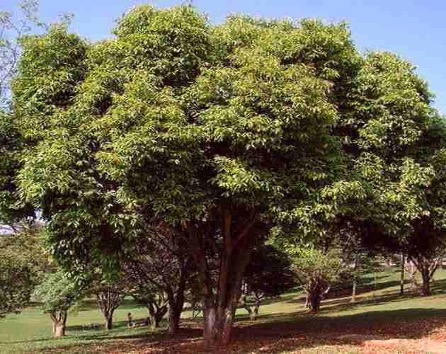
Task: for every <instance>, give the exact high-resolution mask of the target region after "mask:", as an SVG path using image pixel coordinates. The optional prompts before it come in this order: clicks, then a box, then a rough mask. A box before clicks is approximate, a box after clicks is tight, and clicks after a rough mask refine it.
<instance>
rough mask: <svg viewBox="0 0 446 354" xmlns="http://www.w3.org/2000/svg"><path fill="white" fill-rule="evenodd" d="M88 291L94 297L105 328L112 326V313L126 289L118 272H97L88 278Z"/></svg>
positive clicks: (119, 303)
mask: <svg viewBox="0 0 446 354" xmlns="http://www.w3.org/2000/svg"><path fill="white" fill-rule="evenodd" d="M89 283H90V284H89V291H90V292H92V293H93V294H94V296H95V297H96V303H97V304H98V307H99V310H100V311H101V313H102V315H103V316H104V320H105V325H104V327H105V329H106V330H110V329H112V328H113V314H114V312H115V310H116V309H117V308H118V307H119V306H120V305H121V301H122V300H123V298H124V296H125V294H126V290H125V287H126V286H125V284H124V282H123V279H122V278H121V275H120V274H116V273H114V274H111V273H108V274H104V273H103V272H97V273H95V274H93V275H92V277H91V278H90V280H89Z"/></svg>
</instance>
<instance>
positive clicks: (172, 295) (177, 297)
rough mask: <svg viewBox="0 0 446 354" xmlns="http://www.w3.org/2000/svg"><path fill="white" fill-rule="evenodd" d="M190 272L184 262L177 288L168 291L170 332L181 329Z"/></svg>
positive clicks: (174, 332) (173, 332)
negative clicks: (185, 292)
mask: <svg viewBox="0 0 446 354" xmlns="http://www.w3.org/2000/svg"><path fill="white" fill-rule="evenodd" d="M188 277H189V272H188V269H187V265H186V263H185V262H184V261H183V262H182V269H181V274H180V280H179V282H178V285H177V288H176V290H175V292H174V290H170V291H168V292H167V301H168V304H169V328H168V332H169V334H172V335H174V334H176V333H177V332H178V330H179V329H180V318H181V313H182V312H183V307H184V291H185V290H186V283H187V278H188Z"/></svg>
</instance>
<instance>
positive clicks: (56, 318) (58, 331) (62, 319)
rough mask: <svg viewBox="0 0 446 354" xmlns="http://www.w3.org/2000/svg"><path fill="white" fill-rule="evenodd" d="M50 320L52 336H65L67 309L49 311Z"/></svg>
mask: <svg viewBox="0 0 446 354" xmlns="http://www.w3.org/2000/svg"><path fill="white" fill-rule="evenodd" d="M50 317H51V320H52V321H53V336H54V337H63V336H65V328H66V324H67V311H66V310H62V311H55V312H52V313H50Z"/></svg>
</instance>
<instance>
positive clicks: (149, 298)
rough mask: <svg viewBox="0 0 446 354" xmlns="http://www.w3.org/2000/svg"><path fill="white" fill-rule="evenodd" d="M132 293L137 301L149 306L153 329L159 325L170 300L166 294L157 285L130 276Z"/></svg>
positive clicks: (130, 292) (149, 321) (150, 321)
mask: <svg viewBox="0 0 446 354" xmlns="http://www.w3.org/2000/svg"><path fill="white" fill-rule="evenodd" d="M129 282H130V290H129V295H131V296H132V297H133V298H134V299H135V300H136V302H138V303H139V304H141V305H143V306H145V307H147V311H148V321H147V322H148V324H150V326H151V328H152V329H156V328H158V327H159V325H160V322H161V320H162V319H163V317H164V316H165V315H166V314H167V311H168V301H167V297H166V294H165V293H164V292H162V291H160V290H159V289H158V288H157V287H156V286H155V285H153V284H152V283H150V282H145V281H144V280H142V279H140V278H139V277H137V278H136V279H132V278H129Z"/></svg>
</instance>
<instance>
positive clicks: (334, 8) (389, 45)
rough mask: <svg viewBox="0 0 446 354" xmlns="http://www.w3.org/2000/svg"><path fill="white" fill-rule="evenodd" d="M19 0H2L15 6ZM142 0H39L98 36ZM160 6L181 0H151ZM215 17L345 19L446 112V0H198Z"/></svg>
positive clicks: (362, 42)
mask: <svg viewBox="0 0 446 354" xmlns="http://www.w3.org/2000/svg"><path fill="white" fill-rule="evenodd" d="M16 3H17V0H0V9H7V10H10V9H12V8H13V7H14V5H15V4H16ZM140 3H144V1H141V0H140V1H138V0H40V9H41V11H40V14H41V17H42V18H43V19H44V20H45V21H48V22H49V21H52V20H55V19H56V18H57V15H58V14H60V13H64V12H69V13H72V14H74V16H75V17H74V20H73V22H72V26H71V29H72V30H73V31H75V32H77V33H80V34H81V35H83V36H85V37H87V38H89V39H91V40H97V39H102V38H106V37H109V36H110V30H111V28H112V27H113V26H114V23H115V20H116V19H117V18H118V17H119V16H120V15H121V14H122V13H123V12H125V11H126V10H128V9H129V8H130V7H132V6H134V5H137V4H140ZM149 3H151V4H154V5H156V6H159V7H168V6H171V5H175V4H179V3H182V1H181V0H180V1H176V0H158V1H149ZM192 3H193V4H194V5H195V6H196V7H197V8H198V9H199V10H201V11H203V12H205V13H206V14H207V15H208V16H209V18H210V20H211V22H213V23H219V22H222V21H223V20H224V18H225V17H226V16H227V15H228V14H230V13H234V12H242V13H245V14H250V15H253V16H261V17H288V18H293V19H299V18H302V17H317V18H321V19H324V20H326V21H330V22H337V21H342V20H345V21H347V22H348V23H349V24H350V28H351V31H352V35H353V38H354V40H355V42H356V44H357V46H358V48H360V49H361V50H368V49H369V50H389V51H393V52H396V53H398V54H400V55H401V56H402V57H404V58H406V59H408V60H410V61H411V62H412V63H414V64H415V65H416V66H417V67H418V72H419V74H420V75H421V76H422V77H423V78H424V79H426V80H427V81H428V82H429V84H430V87H431V90H432V91H433V92H434V93H435V95H436V100H435V104H436V106H437V107H438V108H439V109H440V110H441V111H442V112H443V113H446V40H445V39H446V20H445V19H446V1H442V0H428V1H426V0H424V1H423V0H238V1H237V0H227V1H220V0H215V1H211V0H194V1H192Z"/></svg>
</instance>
